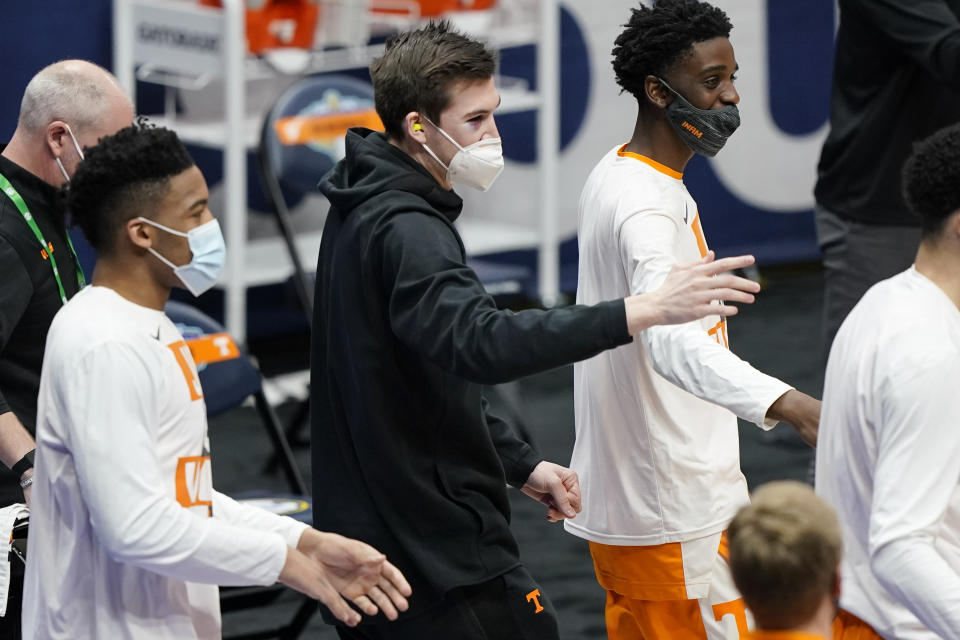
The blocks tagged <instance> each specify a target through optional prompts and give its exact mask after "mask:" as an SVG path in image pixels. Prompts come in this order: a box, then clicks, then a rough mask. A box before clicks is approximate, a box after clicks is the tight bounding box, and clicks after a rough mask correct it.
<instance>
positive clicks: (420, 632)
mask: <svg viewBox="0 0 960 640" xmlns="http://www.w3.org/2000/svg"><path fill="white" fill-rule="evenodd" d="M413 597H414V598H416V597H417V595H416V593H414V594H413ZM337 633H339V634H340V638H342V640H448V639H449V640H559V638H560V632H559V630H558V628H557V616H556V611H555V610H554V608H553V605H552V604H551V603H550V600H549V599H548V598H547V596H546V594H544V593H543V592H542V591H541V589H540V587H539V586H538V585H537V583H536V582H534V580H533V578H532V577H531V576H530V574H529V573H528V572H527V570H526V569H524V568H523V567H517V568H516V569H512V570H510V571H508V572H507V573H505V574H503V575H501V576H498V577H496V578H494V579H493V580H489V581H487V582H484V583H482V584H478V585H473V586H469V587H459V588H457V589H453V590H452V591H450V592H449V593H448V594H447V597H446V598H444V600H443V602H441V603H440V604H439V605H437V606H435V607H431V608H430V609H428V610H427V611H424V612H423V613H419V614H417V615H415V616H412V617H410V618H406V619H401V620H398V621H397V622H385V623H383V624H377V625H365V626H359V627H355V628H353V629H350V628H347V627H337Z"/></svg>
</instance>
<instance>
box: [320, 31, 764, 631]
mask: <svg viewBox="0 0 960 640" xmlns="http://www.w3.org/2000/svg"><path fill="white" fill-rule="evenodd" d="M494 70H495V60H494V56H493V55H492V54H491V53H490V51H488V50H487V49H486V48H485V47H484V46H483V45H482V44H481V43H479V42H476V41H473V40H470V39H469V38H467V37H465V36H463V35H461V34H459V33H456V32H455V31H452V30H451V29H450V27H449V25H448V24H446V23H443V22H441V23H431V24H429V25H428V26H426V27H424V28H422V29H419V30H416V31H411V32H407V33H403V34H400V35H399V36H397V37H396V38H394V39H392V40H391V41H390V42H388V43H387V47H386V51H385V53H384V55H383V57H381V58H380V59H378V60H376V61H375V62H374V63H373V65H372V66H371V76H372V78H373V83H374V90H375V102H376V109H377V113H378V114H379V115H380V118H381V120H382V121H383V123H384V127H385V129H386V134H381V133H377V132H374V131H370V130H366V129H353V130H351V131H350V132H349V133H348V134H347V140H346V157H345V159H344V160H342V161H341V162H340V163H338V164H337V166H336V167H335V168H334V169H333V170H332V171H331V172H330V173H329V174H327V176H325V177H324V178H323V180H322V181H321V183H320V190H321V191H322V192H323V194H324V195H325V196H326V197H327V198H328V199H329V200H330V204H331V208H330V213H329V216H328V218H327V222H326V226H325V228H324V231H323V241H322V244H321V248H320V256H319V261H318V265H317V285H316V287H317V288H316V297H315V308H314V318H313V337H314V344H313V353H312V365H311V369H312V378H313V384H312V391H311V393H312V396H311V403H312V404H311V414H312V439H313V440H312V449H313V460H312V462H313V482H314V492H313V493H314V522H315V524H316V526H317V527H319V528H322V529H325V530H330V531H336V532H338V533H342V534H344V535H347V536H351V537H355V538H357V539H360V540H363V541H365V542H368V543H370V544H372V545H374V546H376V547H377V548H379V549H381V550H382V551H383V552H384V553H386V554H387V555H388V557H390V558H391V559H392V561H393V562H394V563H395V564H396V565H397V566H398V567H399V568H400V569H401V571H403V573H404V574H405V575H406V576H407V578H408V579H409V581H410V583H411V585H412V586H413V597H412V598H411V599H410V609H409V610H408V611H407V612H405V613H403V614H401V616H400V619H399V620H398V621H397V622H393V623H386V620H383V619H371V620H365V621H364V622H363V623H361V626H360V627H357V628H355V629H347V628H343V627H340V628H338V632H339V633H340V636H341V637H342V638H363V639H369V640H373V639H378V638H410V639H416V640H433V639H439V638H453V637H457V638H461V639H469V640H473V639H475V638H476V639H480V638H496V639H507V638H509V639H511V640H517V639H523V638H531V639H538V640H539V639H555V638H558V637H559V635H558V630H557V622H556V617H555V614H554V610H553V607H552V605H551V604H550V601H549V599H548V597H547V594H545V593H543V592H542V591H541V590H540V589H539V588H538V586H537V584H536V583H535V582H534V580H533V579H532V578H531V577H530V575H529V574H528V573H527V572H526V570H525V569H524V568H523V567H522V566H521V565H520V561H519V557H518V550H517V545H516V542H515V540H514V538H513V536H512V534H511V532H510V527H509V518H510V508H509V501H508V499H507V492H506V485H507V484H510V485H512V486H514V487H518V488H520V489H521V490H522V491H523V492H524V493H526V494H527V495H529V496H531V497H533V498H534V499H537V500H539V501H541V502H543V503H544V504H545V505H546V507H547V517H548V518H549V519H550V520H552V521H556V520H560V519H562V518H565V517H574V516H575V515H576V513H577V512H578V511H579V509H580V489H579V483H578V480H577V476H576V474H575V473H573V472H572V471H570V470H569V469H567V468H565V467H561V466H559V465H556V464H553V463H551V462H547V461H544V460H543V459H542V457H540V456H539V454H538V453H537V452H536V451H535V450H534V449H533V448H532V447H531V446H530V445H529V444H527V443H525V442H523V441H521V440H520V439H519V438H518V437H517V436H516V434H515V433H514V432H513V430H512V429H511V428H510V427H509V425H507V424H506V423H505V422H503V421H502V420H500V419H499V418H497V417H496V416H494V415H492V414H491V413H489V411H488V410H487V402H486V400H485V399H484V398H483V396H482V392H481V385H483V384H497V383H502V382H506V381H508V380H513V379H515V378H518V377H521V376H525V375H529V374H532V373H536V372H539V371H543V370H546V369H549V368H552V367H557V366H560V365H563V364H568V363H571V362H574V361H577V360H582V359H585V358H589V357H591V356H593V355H595V354H597V353H599V352H600V351H603V350H605V349H611V348H614V347H617V346H619V345H623V344H626V343H629V342H630V341H631V336H632V335H634V334H636V333H638V332H639V331H641V330H643V329H645V328H647V327H649V326H652V325H654V324H665V323H678V322H687V321H690V320H693V319H696V318H700V317H703V316H705V315H708V314H717V313H720V314H721V315H730V314H733V313H735V312H736V310H735V309H734V308H732V307H730V306H724V307H719V308H718V307H717V306H716V305H715V304H712V303H711V301H712V300H718V299H724V300H733V301H739V302H750V301H752V299H753V296H752V295H751V294H750V292H756V291H758V290H759V287H758V286H757V285H756V284H755V283H752V282H750V281H747V280H743V279H741V278H736V277H734V276H731V275H722V276H718V277H713V276H714V275H715V274H718V273H721V272H723V271H726V270H730V269H733V268H738V267H740V266H745V265H747V264H750V263H752V261H753V259H752V258H751V257H742V258H729V259H726V260H719V261H716V262H711V260H712V254H711V255H709V256H708V257H707V258H705V259H704V260H703V261H701V262H700V263H697V264H695V265H687V266H684V267H678V268H677V269H675V270H674V272H672V273H671V275H670V276H669V277H668V278H667V281H666V282H665V283H664V285H663V287H662V288H661V289H659V290H658V291H656V292H654V293H651V294H645V295H643V296H633V297H630V298H626V299H623V300H615V301H610V302H605V303H601V304H598V305H595V306H593V307H584V306H574V307H567V308H563V309H555V310H550V311H523V312H520V313H512V312H510V311H501V310H498V309H497V307H496V305H495V304H494V302H493V300H492V298H491V297H490V296H489V295H487V294H486V292H485V291H484V288H483V285H482V284H481V283H480V281H479V280H478V279H477V276H476V274H475V273H474V272H473V271H472V270H471V269H470V268H469V267H468V266H466V256H465V252H464V248H463V243H462V241H461V239H460V236H459V234H458V233H457V230H456V229H455V228H454V226H453V222H454V220H456V218H457V217H458V216H459V215H460V211H461V208H462V204H463V203H462V201H461V199H460V197H459V196H458V195H457V194H456V193H455V192H454V191H453V184H452V183H453V182H458V183H461V184H466V185H468V186H472V187H475V188H479V189H483V190H486V189H487V188H489V186H490V184H492V182H493V180H494V179H495V178H496V177H497V175H498V174H499V172H500V170H501V169H502V167H503V157H502V152H501V151H500V139H499V134H498V132H497V128H496V123H495V122H494V119H493V111H494V109H495V108H496V107H497V105H498V104H499V95H498V93H497V90H496V87H495V86H494V83H493V73H494ZM327 619H328V621H331V622H333V619H332V618H330V617H328V618H327Z"/></svg>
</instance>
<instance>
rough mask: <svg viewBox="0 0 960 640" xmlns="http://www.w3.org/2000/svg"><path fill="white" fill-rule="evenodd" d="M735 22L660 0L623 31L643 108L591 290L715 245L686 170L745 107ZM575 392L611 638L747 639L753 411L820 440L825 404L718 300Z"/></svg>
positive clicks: (646, 283)
mask: <svg viewBox="0 0 960 640" xmlns="http://www.w3.org/2000/svg"><path fill="white" fill-rule="evenodd" d="M731 28H732V27H731V24H730V21H729V20H728V19H727V16H726V14H725V13H724V12H723V11H721V10H720V9H718V8H716V7H713V6H711V5H710V4H707V3H706V2H687V1H685V0H659V1H658V2H656V3H655V4H654V5H653V6H652V8H649V7H647V6H645V5H644V6H641V7H639V8H637V9H634V10H633V12H632V15H631V17H630V20H629V22H628V24H627V25H626V29H625V30H624V31H623V32H622V33H621V34H620V36H619V37H618V38H617V40H616V47H615V48H614V50H613V57H614V62H613V67H614V71H615V73H616V76H617V81H618V82H619V84H620V86H621V87H622V88H623V89H624V91H627V92H629V93H630V94H631V95H633V96H634V97H635V98H636V100H637V104H638V115H637V119H636V123H635V125H634V127H633V135H632V137H631V138H630V140H629V142H627V143H626V144H622V145H618V146H617V147H615V148H614V149H612V150H610V151H609V152H608V153H607V154H606V156H604V157H603V159H602V160H601V161H600V162H599V164H597V166H596V167H595V168H594V170H593V171H592V172H591V174H590V177H589V178H588V179H587V183H586V185H585V186H584V189H583V193H582V195H581V198H580V220H579V228H578V241H579V246H580V265H579V274H578V281H579V287H578V290H577V302H578V303H580V304H585V305H591V304H596V303H597V302H599V301H601V300H607V299H610V298H616V297H620V296H629V295H638V294H641V295H642V294H645V293H648V292H651V291H655V290H657V288H658V287H660V286H661V284H662V283H663V282H664V279H665V278H666V277H667V274H668V273H670V270H671V269H672V268H673V267H674V266H675V265H677V264H680V263H684V262H687V261H689V260H695V259H697V258H698V257H700V256H704V255H706V254H707V253H708V247H707V241H706V239H705V237H704V233H703V228H702V226H701V222H700V220H701V215H705V216H709V215H710V211H709V209H708V208H707V209H704V211H703V213H702V214H701V211H700V209H699V207H698V206H697V203H696V202H695V201H694V200H693V198H691V196H690V194H689V193H688V192H687V189H686V187H685V186H684V183H683V170H684V168H685V167H686V165H687V163H688V162H689V161H690V159H691V158H692V157H693V154H694V153H699V154H701V155H705V156H710V157H712V156H714V155H716V153H717V152H718V151H719V150H720V149H721V148H722V147H723V145H724V144H725V142H726V140H727V138H728V137H729V136H730V135H731V134H732V133H733V131H734V130H735V129H736V128H737V126H738V125H739V123H740V116H739V112H738V110H737V103H738V102H739V101H740V96H739V95H738V94H737V90H736V88H735V87H734V74H735V72H736V71H737V61H736V59H735V57H734V52H733V47H732V46H731V45H730V40H729V35H730V30H731ZM574 401H575V412H576V443H575V444H574V449H573V458H572V460H571V463H570V466H571V468H572V469H573V470H574V471H576V472H577V473H578V474H579V475H580V482H581V487H582V497H583V511H582V512H581V513H580V515H579V516H578V517H577V518H576V519H575V520H567V521H566V522H565V523H564V526H565V527H566V529H567V531H569V532H570V533H572V534H573V535H576V536H579V537H581V538H585V539H586V540H589V541H590V551H591V554H592V556H593V560H594V567H595V570H596V574H597V580H598V581H599V582H600V584H601V586H603V588H604V589H606V590H607V605H606V623H607V634H608V636H609V638H610V640H627V639H630V640H633V639H637V638H666V637H671V638H674V637H676V638H679V637H683V638H704V639H710V640H714V639H716V640H721V639H725V640H733V639H735V638H738V637H739V635H740V634H742V633H744V632H746V630H747V628H748V626H749V620H748V617H747V615H746V612H745V610H744V605H743V601H742V599H741V598H740V595H739V593H738V592H737V590H736V588H735V587H734V585H733V582H732V580H731V578H730V571H729V567H728V565H727V562H726V560H725V557H724V556H725V555H726V542H725V540H724V537H723V532H724V530H725V529H726V527H727V525H728V524H729V522H730V520H731V519H732V518H733V516H734V514H736V512H737V509H739V508H740V507H741V506H743V505H744V504H746V503H747V502H748V501H749V498H748V494H747V483H746V480H745V478H744V477H743V474H742V473H741V471H740V447H739V437H738V436H739V434H738V427H737V416H739V417H741V418H743V419H744V420H746V421H748V422H752V423H754V424H756V425H758V426H759V427H760V428H763V429H771V428H773V426H774V425H776V424H777V422H778V421H781V420H783V421H786V422H788V423H790V424H791V425H793V426H794V427H795V428H796V430H797V432H798V433H799V434H800V436H801V437H802V438H803V439H804V440H805V441H806V442H807V443H809V444H811V445H812V444H814V443H815V441H816V434H817V424H818V419H819V413H820V403H819V402H818V401H817V400H815V399H813V398H811V397H810V396H808V395H806V394H803V393H801V392H799V391H797V390H795V389H792V388H791V387H790V385H788V384H786V383H784V382H781V381H780V380H777V379H776V378H772V377H770V376H768V375H765V374H763V373H761V372H759V371H757V370H756V369H754V368H753V367H751V366H750V365H749V364H748V363H746V362H744V361H743V360H741V359H740V358H738V357H737V356H736V355H735V354H734V353H733V352H732V351H731V350H730V348H729V343H728V340H727V324H726V319H725V318H723V317H722V316H720V315H716V314H714V315H710V316H707V317H705V318H702V319H698V320H696V321H694V322H689V323H686V324H677V325H672V326H662V327H651V328H650V329H648V330H646V331H643V332H641V333H639V334H637V335H636V336H635V337H634V339H633V342H632V344H630V345H629V346H628V347H626V348H622V349H616V350H614V351H606V352H604V353H601V354H599V355H597V356H595V357H593V358H591V359H589V360H586V361H584V362H580V363H578V364H576V365H575V366H574Z"/></svg>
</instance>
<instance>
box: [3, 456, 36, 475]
mask: <svg viewBox="0 0 960 640" xmlns="http://www.w3.org/2000/svg"><path fill="white" fill-rule="evenodd" d="M36 454H37V450H36V449H31V450H30V451H28V452H27V454H26V455H25V456H23V457H22V458H20V459H19V460H17V462H16V464H14V465H13V466H12V467H10V470H11V471H13V472H14V473H15V474H17V478H18V479H19V478H20V476H22V475H23V474H24V473H26V472H27V469H33V457H34V456H35V455H36Z"/></svg>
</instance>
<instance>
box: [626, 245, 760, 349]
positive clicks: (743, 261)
mask: <svg viewBox="0 0 960 640" xmlns="http://www.w3.org/2000/svg"><path fill="white" fill-rule="evenodd" d="M753 262H754V258H753V256H738V257H735V258H723V259H722V260H714V259H713V252H712V251H710V252H708V253H707V255H706V256H704V257H703V259H701V260H699V261H698V262H692V263H689V264H679V265H675V266H674V267H673V268H672V269H671V270H670V273H669V274H668V275H667V279H666V280H664V281H663V284H662V285H660V288H659V289H657V290H656V291H653V292H651V293H647V294H644V295H640V296H631V297H629V298H627V299H626V303H625V304H626V306H627V326H628V329H629V331H630V335H633V334H635V333H637V332H639V331H642V330H643V329H646V328H647V327H650V326H653V325H657V324H683V323H685V322H691V321H693V320H699V319H700V318H703V317H705V316H710V315H718V316H732V315H735V314H736V313H737V308H736V307H734V306H731V305H719V304H717V303H716V301H718V300H720V301H728V302H741V303H745V304H749V303H751V302H753V300H754V297H753V294H755V293H757V292H759V291H760V285H759V284H757V283H756V282H754V281H753V280H748V279H746V278H741V277H738V276H735V275H732V274H729V273H725V272H726V271H731V270H733V269H742V268H743V267H747V266H750V265H751V264H753ZM720 274H722V275H720ZM644 305H649V309H648V310H647V313H644V311H643V306H644Z"/></svg>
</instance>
